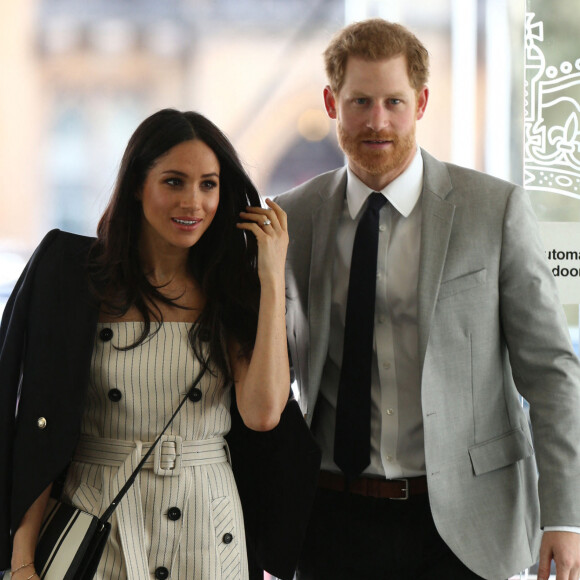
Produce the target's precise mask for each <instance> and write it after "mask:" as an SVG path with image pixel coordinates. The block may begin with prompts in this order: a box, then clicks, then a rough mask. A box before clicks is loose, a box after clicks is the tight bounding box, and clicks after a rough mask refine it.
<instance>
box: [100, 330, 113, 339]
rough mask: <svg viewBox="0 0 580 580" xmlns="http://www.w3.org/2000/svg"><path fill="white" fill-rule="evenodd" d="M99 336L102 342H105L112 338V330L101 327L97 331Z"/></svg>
mask: <svg viewBox="0 0 580 580" xmlns="http://www.w3.org/2000/svg"><path fill="white" fill-rule="evenodd" d="M99 337H100V338H101V340H102V341H103V342H107V341H109V340H111V338H113V331H112V330H111V329H110V328H103V330H101V332H99Z"/></svg>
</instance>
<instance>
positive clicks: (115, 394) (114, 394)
mask: <svg viewBox="0 0 580 580" xmlns="http://www.w3.org/2000/svg"><path fill="white" fill-rule="evenodd" d="M107 397H109V399H111V401H113V403H118V402H119V401H120V400H121V399H122V398H123V393H121V391H120V390H119V389H111V390H110V391H109V392H108V393H107Z"/></svg>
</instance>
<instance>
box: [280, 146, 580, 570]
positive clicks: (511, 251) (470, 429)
mask: <svg viewBox="0 0 580 580" xmlns="http://www.w3.org/2000/svg"><path fill="white" fill-rule="evenodd" d="M422 155H423V161H424V185H423V192H422V196H421V203H422V212H423V213H422V226H421V242H420V273H419V286H418V301H419V304H418V325H419V328H418V331H419V344H418V352H419V364H421V366H422V380H421V402H422V412H423V422H424V433H425V459H426V469H427V477H428V485H429V499H430V503H431V509H432V512H433V517H434V519H435V523H436V525H437V529H438V530H439V533H440V534H441V536H442V537H443V539H444V540H445V542H446V543H447V544H448V545H449V546H450V548H451V549H452V550H453V551H454V552H455V554H456V555H457V556H458V557H459V558H460V559H461V560H462V561H463V562H464V563H465V564H466V565H467V566H468V567H469V568H470V569H472V570H473V571H474V572H475V573H477V574H479V575H480V576H483V577H484V578H489V579H501V578H506V577H508V576H509V575H510V574H514V573H517V572H518V571H520V570H522V569H524V568H526V567H528V566H529V565H531V564H532V563H533V562H534V561H536V559H537V555H538V548H539V542H540V526H549V525H572V526H580V500H579V498H580V365H579V362H578V359H577V357H576V356H575V354H574V352H573V349H572V345H571V342H570V338H569V334H568V331H567V325H566V321H565V318H564V315H563V312H562V308H561V306H560V302H559V298H558V295H557V291H556V287H555V284H554V280H553V278H552V274H551V272H550V270H549V268H548V265H547V262H546V260H545V256H544V250H543V246H542V244H541V241H540V238H539V235H538V228H537V223H536V219H535V216H534V214H533V211H532V208H531V205H530V203H529V200H528V198H527V195H526V194H525V192H524V191H523V190H522V189H521V188H519V187H517V186H514V185H513V184H510V183H507V182H504V181H501V180H498V179H495V178H492V177H490V176H487V175H484V174H482V173H479V172H475V171H472V170H467V169H464V168H460V167H457V166H454V165H451V164H446V163H442V162H440V161H437V160H436V159H434V158H433V157H432V156H430V155H429V154H428V153H426V152H425V151H422ZM345 186H346V169H345V168H343V169H339V170H335V171H331V172H329V173H326V174H323V175H320V176H318V177H316V178H314V179H312V180H311V181H309V182H307V183H305V184H303V185H301V186H299V187H297V188H295V189H294V190H292V191H290V192H288V193H287V194H284V195H282V196H280V197H278V199H277V201H278V202H279V203H280V205H281V206H282V207H283V209H284V210H285V211H286V212H287V214H288V220H289V233H290V240H291V241H290V246H289V253H288V263H287V297H288V303H287V310H288V314H287V325H288V340H289V345H290V351H291V355H292V361H293V365H294V370H295V373H296V377H297V381H298V385H299V388H300V392H301V405H302V410H303V412H304V413H305V415H306V417H307V420H308V421H311V418H312V413H313V411H314V408H315V406H316V400H317V397H318V391H319V386H320V378H321V375H322V371H323V366H324V362H325V359H326V355H327V349H328V333H329V321H330V297H331V283H332V266H333V254H334V251H335V239H336V228H337V223H338V217H339V214H340V211H341V209H342V206H343V200H344V195H345ZM518 392H519V393H521V394H522V395H523V396H524V397H525V398H526V400H527V401H529V403H530V416H531V419H532V427H533V432H534V438H533V441H532V434H531V431H530V428H529V422H528V419H527V416H526V414H525V412H524V410H523V409H522V406H521V404H520V401H519V396H518ZM538 469H539V474H540V477H539V481H538V477H537V473H538ZM540 506H541V512H540ZM540 514H541V515H540Z"/></svg>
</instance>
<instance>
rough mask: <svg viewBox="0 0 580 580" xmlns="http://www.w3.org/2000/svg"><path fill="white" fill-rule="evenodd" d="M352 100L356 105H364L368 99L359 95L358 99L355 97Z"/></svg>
mask: <svg viewBox="0 0 580 580" xmlns="http://www.w3.org/2000/svg"><path fill="white" fill-rule="evenodd" d="M354 102H355V103H356V104H357V105H366V104H367V102H368V99H365V98H363V97H359V98H358V99H355V100H354Z"/></svg>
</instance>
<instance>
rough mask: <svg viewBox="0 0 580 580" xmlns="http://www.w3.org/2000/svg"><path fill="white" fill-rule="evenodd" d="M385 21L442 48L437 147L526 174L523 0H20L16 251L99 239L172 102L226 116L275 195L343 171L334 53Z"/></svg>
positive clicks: (3, 221)
mask: <svg viewBox="0 0 580 580" xmlns="http://www.w3.org/2000/svg"><path fill="white" fill-rule="evenodd" d="M370 16H383V17H385V18H388V19H391V20H398V21H400V22H402V23H404V24H405V25H407V26H408V27H410V28H411V29H412V30H413V31H414V32H416V33H417V35H418V36H419V37H420V38H421V39H422V40H423V41H424V42H425V44H426V46H427V47H428V49H429V50H430V52H431V56H432V75H431V81H430V88H431V101H430V104H429V107H428V111H427V116H426V118H425V119H424V120H422V121H421V122H420V123H419V140H420V143H421V145H423V146H425V147H426V148H427V149H429V150H430V151H431V152H433V153H434V154H435V155H437V156H439V157H441V158H443V159H447V160H451V161H456V162H458V163H463V164H465V165H470V166H473V167H476V168H478V169H482V170H486V171H491V172H494V173H496V174H500V175H502V176H505V177H508V178H511V179H515V180H521V139H520V134H521V126H519V123H518V122H515V123H514V122H512V119H517V118H518V116H521V115H520V114H519V113H518V114H515V113H514V111H512V107H513V108H514V110H515V111H521V89H520V88H519V84H518V83H519V81H518V79H517V76H514V75H513V74H512V72H513V71H512V66H513V63H514V62H520V61H521V58H522V57H521V55H523V25H522V23H523V18H524V6H523V3H522V2H519V1H518V2H514V1H510V0H455V1H452V0H416V1H415V2H406V1H403V0H400V1H397V0H389V1H388V2H387V1H380V0H374V1H372V0H370V1H365V0H164V1H163V2H159V1H158V0H83V1H82V2H79V1H78V0H6V1H5V2H2V3H1V6H0V70H1V73H2V74H1V75H0V83H1V85H0V247H1V248H2V249H3V250H8V249H13V250H17V251H22V252H24V253H26V252H29V251H30V249H31V248H33V247H34V246H35V245H36V244H37V242H38V241H39V240H40V239H41V238H42V236H43V235H44V233H45V232H46V231H47V230H48V229H50V228H52V227H60V228H63V229H67V230H71V231H74V232H77V233H86V234H91V233H93V232H94V230H95V225H96V222H97V219H98V216H99V215H100V213H101V211H102V210H103V208H104V204H105V202H106V200H107V198H108V196H109V194H110V192H111V188H112V183H113V180H114V176H115V172H116V170H117V167H118V162H119V159H120V156H121V154H122V151H123V149H124V147H125V145H126V142H127V139H128V137H129V136H130V134H131V133H132V131H133V130H134V129H135V128H136V126H137V125H138V123H139V122H140V121H141V120H142V119H143V118H145V117H146V116H147V115H149V114H150V113H152V112H154V111H155V110H157V109H159V108H163V107H177V108H179V109H194V110H197V111H199V112H201V113H203V114H205V115H207V116H208V117H209V118H210V119H212V120H213V121H214V122H215V123H216V124H217V125H218V126H220V128H222V129H223V130H224V131H225V132H226V133H227V134H228V136H229V137H230V138H231V140H232V141H233V143H234V145H235V146H236V147H237V149H238V151H239V152H240V154H241V157H242V159H243V160H244V161H245V163H246V164H247V167H248V170H249V171H250V174H251V175H252V177H253V178H254V179H255V181H256V182H257V184H258V185H259V188H260V191H261V192H262V193H263V194H264V195H274V194H277V193H280V192H282V191H284V190H285V189H287V188H289V187H290V186H292V185H295V184H297V183H300V182H302V181H304V180H305V179H307V178H309V177H311V176H312V175H314V174H316V173H320V172H321V171H324V170H326V169H331V168H334V167H337V166H339V165H341V164H342V163H343V157H342V154H341V152H340V151H339V149H338V147H337V145H336V139H335V133H334V126H333V125H332V124H331V123H330V121H329V120H328V119H327V117H326V114H325V111H324V107H323V100H322V88H323V87H324V85H325V82H326V80H325V75H324V70H323V63H322V56H321V55H322V51H323V50H324V48H325V46H326V44H327V43H328V41H329V39H330V37H331V35H332V34H333V33H334V32H335V31H336V30H338V29H339V28H341V27H342V26H343V25H344V23H345V22H349V21H353V20H359V19H362V18H365V17H370ZM491 41H493V42H491ZM514 79H515V82H514ZM490 144H493V145H492V146H490Z"/></svg>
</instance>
